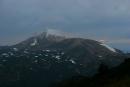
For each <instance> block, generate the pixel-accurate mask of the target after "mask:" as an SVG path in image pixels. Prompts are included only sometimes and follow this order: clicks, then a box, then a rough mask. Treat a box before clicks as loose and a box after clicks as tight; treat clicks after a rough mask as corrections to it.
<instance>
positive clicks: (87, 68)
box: [0, 31, 124, 87]
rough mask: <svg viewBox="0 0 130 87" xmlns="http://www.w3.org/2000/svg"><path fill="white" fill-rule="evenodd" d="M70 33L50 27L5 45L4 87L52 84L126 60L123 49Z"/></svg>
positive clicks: (0, 58) (1, 56)
mask: <svg viewBox="0 0 130 87" xmlns="http://www.w3.org/2000/svg"><path fill="white" fill-rule="evenodd" d="M66 35H67V34H65V33H60V34H59V32H54V31H53V32H52V31H48V32H43V33H42V34H40V35H36V36H34V37H31V38H29V39H27V40H25V41H23V42H20V43H18V44H16V45H13V46H8V47H1V48H0V68H1V69H0V76H1V78H0V87H23V86H24V87H48V85H50V84H51V83H53V82H59V81H61V80H63V79H67V78H71V77H72V76H77V75H82V76H89V77H91V76H93V75H95V74H96V73H97V72H98V69H99V67H100V64H104V65H106V66H108V67H109V68H112V67H116V66H118V65H119V64H121V63H122V62H123V61H124V54H123V53H122V52H121V51H119V50H117V49H114V48H111V47H109V46H108V45H106V44H104V43H101V42H98V41H94V40H90V39H84V38H74V37H68V35H67V36H66ZM7 83H8V84H7Z"/></svg>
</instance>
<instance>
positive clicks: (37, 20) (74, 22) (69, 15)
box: [0, 0, 130, 49]
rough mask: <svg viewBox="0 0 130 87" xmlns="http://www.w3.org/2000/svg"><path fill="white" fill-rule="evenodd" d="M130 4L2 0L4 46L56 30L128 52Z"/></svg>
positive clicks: (129, 0)
mask: <svg viewBox="0 0 130 87" xmlns="http://www.w3.org/2000/svg"><path fill="white" fill-rule="evenodd" d="M129 4H130V0H0V45H9V44H14V43H15V42H19V41H21V40H24V39H26V38H28V37H30V36H32V35H33V34H34V33H35V32H42V31H44V30H45V29H46V28H52V29H58V30H62V31H65V32H70V33H76V34H80V35H81V34H82V35H83V36H84V37H86V38H92V39H104V40H106V41H109V43H111V44H113V46H117V45H118V46H119V45H121V46H122V48H123V45H124V44H125V48H128V47H129V45H130V39H129V38H130V5H129ZM126 44H127V47H126ZM128 49H130V47H129V48H128Z"/></svg>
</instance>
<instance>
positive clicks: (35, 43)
mask: <svg viewBox="0 0 130 87" xmlns="http://www.w3.org/2000/svg"><path fill="white" fill-rule="evenodd" d="M37 44H38V41H37V39H34V42H33V43H31V44H30V45H31V46H36V45H37Z"/></svg>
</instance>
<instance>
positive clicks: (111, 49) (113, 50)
mask: <svg viewBox="0 0 130 87" xmlns="http://www.w3.org/2000/svg"><path fill="white" fill-rule="evenodd" d="M100 45H102V46H104V47H106V48H107V49H109V50H110V51H112V52H116V50H115V49H114V48H112V47H110V46H108V45H106V44H103V43H102V44H100Z"/></svg>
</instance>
